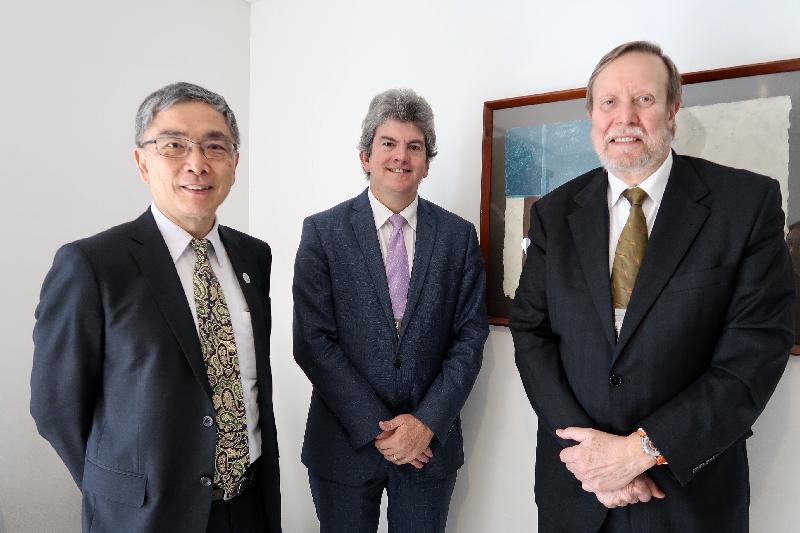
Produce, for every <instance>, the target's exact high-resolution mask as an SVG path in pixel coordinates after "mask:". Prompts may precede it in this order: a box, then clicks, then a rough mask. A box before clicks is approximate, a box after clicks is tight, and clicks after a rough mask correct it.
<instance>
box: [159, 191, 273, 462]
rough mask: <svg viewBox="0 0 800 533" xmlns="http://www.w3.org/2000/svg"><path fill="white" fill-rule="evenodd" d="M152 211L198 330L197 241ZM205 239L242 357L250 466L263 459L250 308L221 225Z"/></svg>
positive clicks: (238, 353) (240, 358)
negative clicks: (221, 236) (231, 260)
mask: <svg viewBox="0 0 800 533" xmlns="http://www.w3.org/2000/svg"><path fill="white" fill-rule="evenodd" d="M150 210H151V211H152V213H153V218H155V219H156V224H157V225H158V229H159V231H160V232H161V236H162V237H164V242H166V243H167V248H168V249H169V254H170V256H171V257H172V260H173V261H174V262H175V270H177V271H178V277H179V278H180V280H181V285H182V286H183V292H184V293H185V294H186V301H187V302H189V308H190V309H191V311H192V318H193V319H194V325H195V328H197V327H198V326H197V305H196V304H195V301H194V287H193V286H192V279H193V277H194V263H195V259H196V258H197V254H195V252H194V250H193V249H192V247H191V246H189V243H190V242H191V241H192V239H193V238H194V237H192V236H191V235H190V234H189V233H187V232H186V230H184V229H183V228H181V227H180V226H178V225H177V224H175V223H174V222H172V221H171V220H170V219H168V218H167V217H166V216H164V214H163V213H161V211H159V210H158V207H156V204H155V203H153V204H151V206H150ZM205 238H206V239H208V240H209V242H210V243H211V246H209V247H208V262H209V263H210V264H211V269H212V270H213V271H214V275H215V276H216V277H217V280H219V284H220V286H221V287H222V293H223V294H224V295H225V303H226V304H227V306H228V312H229V313H230V316H231V325H232V326H233V337H234V339H235V340H236V354H237V356H238V357H239V372H240V374H241V380H242V392H243V393H244V412H245V416H246V417H247V442H248V444H249V448H250V464H252V463H253V462H255V460H256V459H258V458H259V457H260V456H261V430H260V429H259V427H258V416H259V414H258V385H257V374H256V350H255V345H254V344H253V326H252V324H251V322H250V308H249V307H248V306H247V301H246V300H245V298H244V293H243V292H242V288H241V286H240V285H239V282H238V280H237V279H236V273H235V272H234V270H233V265H231V262H230V259H229V258H228V253H227V252H226V251H225V247H224V246H223V245H222V240H220V237H219V224H218V223H217V222H216V221H214V227H213V228H211V231H210V232H208V235H206V236H205ZM198 335H199V333H198Z"/></svg>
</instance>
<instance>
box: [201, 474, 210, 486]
mask: <svg viewBox="0 0 800 533" xmlns="http://www.w3.org/2000/svg"><path fill="white" fill-rule="evenodd" d="M200 484H201V485H203V486H204V487H210V486H211V478H210V477H209V476H203V477H201V478H200Z"/></svg>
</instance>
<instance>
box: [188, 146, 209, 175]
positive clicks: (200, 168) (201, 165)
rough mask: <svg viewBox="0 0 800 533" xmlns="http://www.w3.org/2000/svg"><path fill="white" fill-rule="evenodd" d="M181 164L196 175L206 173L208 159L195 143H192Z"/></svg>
mask: <svg viewBox="0 0 800 533" xmlns="http://www.w3.org/2000/svg"><path fill="white" fill-rule="evenodd" d="M183 164H184V166H185V167H186V170H188V171H189V172H191V173H192V174H195V175H197V176H200V175H202V174H206V173H208V159H206V157H205V156H204V155H203V153H202V150H200V147H199V146H197V145H194V144H193V145H191V146H190V147H189V153H188V154H186V159H184V162H183Z"/></svg>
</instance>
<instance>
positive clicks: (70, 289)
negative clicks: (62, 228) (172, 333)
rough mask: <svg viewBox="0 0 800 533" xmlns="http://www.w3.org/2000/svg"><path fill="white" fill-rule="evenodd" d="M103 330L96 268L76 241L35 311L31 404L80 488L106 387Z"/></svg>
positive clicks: (59, 258)
mask: <svg viewBox="0 0 800 533" xmlns="http://www.w3.org/2000/svg"><path fill="white" fill-rule="evenodd" d="M103 330H104V319H103V310H102V304H101V301H100V292H99V290H98V285H97V281H96V279H95V275H94V272H93V270H92V267H91V265H90V263H89V260H88V258H87V257H86V255H85V254H84V252H83V251H82V250H81V249H80V247H79V246H78V245H77V244H68V245H66V246H64V247H62V248H61V249H60V250H59V251H58V253H57V254H56V257H55V259H54V261H53V266H52V268H51V269H50V272H49V273H48V274H47V277H46V278H45V280H44V284H43V285H42V291H41V297H40V302H39V305H38V307H37V309H36V325H35V327H34V330H33V343H34V353H33V369H32V371H31V404H30V408H31V415H32V416H33V418H34V420H35V422H36V427H37V429H38V431H39V433H40V434H41V435H42V436H43V437H44V438H45V439H47V440H48V441H49V442H50V444H51V445H52V446H53V448H54V449H55V450H56V452H57V453H58V455H59V456H60V457H61V459H62V461H64V464H65V465H66V466H67V468H68V469H69V472H70V474H71V475H72V477H73V479H74V480H75V483H76V484H77V485H78V487H80V486H81V484H82V480H83V466H84V459H85V456H86V442H87V439H88V437H89V432H90V429H91V425H92V419H93V415H94V409H95V403H96V398H97V396H98V394H100V391H101V390H102V382H101V381H102V365H103Z"/></svg>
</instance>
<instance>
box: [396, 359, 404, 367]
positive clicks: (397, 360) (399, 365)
mask: <svg viewBox="0 0 800 533" xmlns="http://www.w3.org/2000/svg"><path fill="white" fill-rule="evenodd" d="M401 366H403V362H402V361H401V360H400V359H395V360H394V367H395V368H400V367H401Z"/></svg>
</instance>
